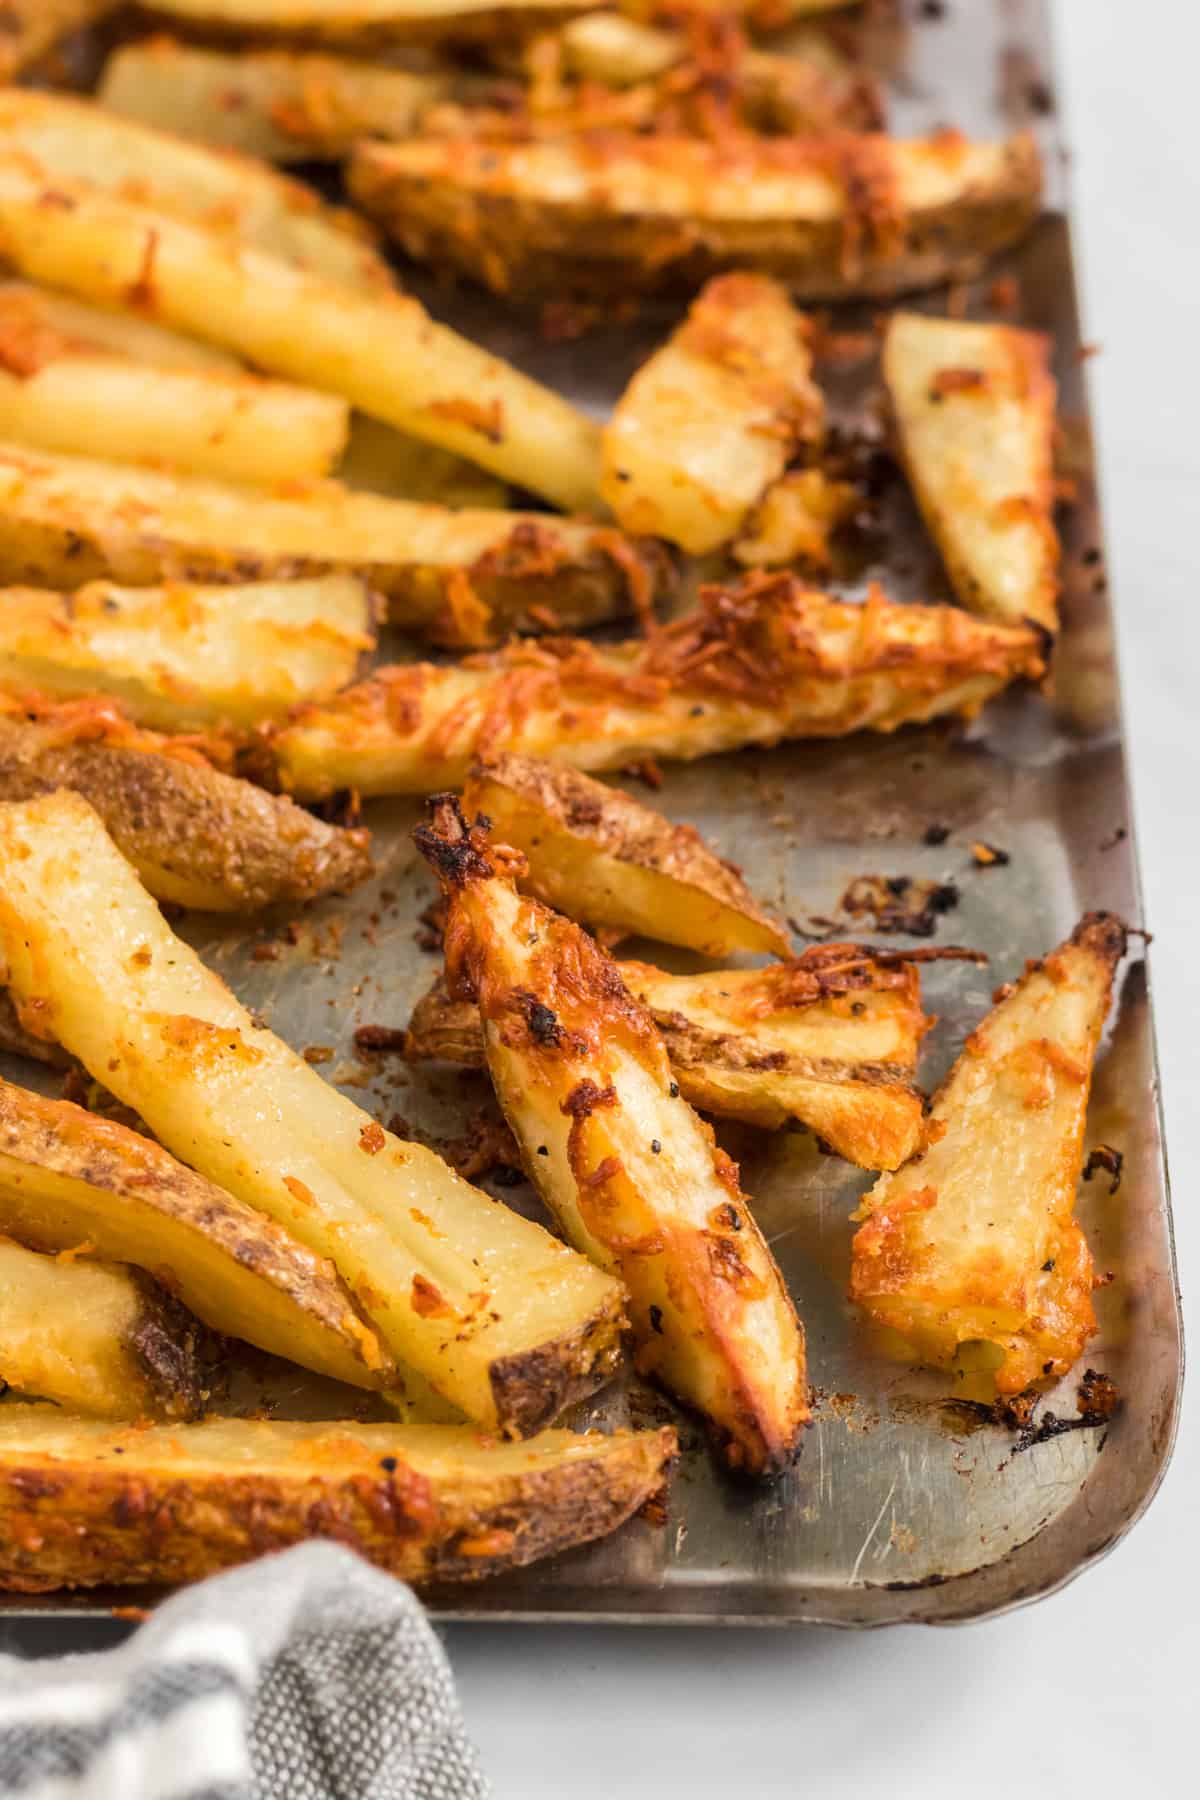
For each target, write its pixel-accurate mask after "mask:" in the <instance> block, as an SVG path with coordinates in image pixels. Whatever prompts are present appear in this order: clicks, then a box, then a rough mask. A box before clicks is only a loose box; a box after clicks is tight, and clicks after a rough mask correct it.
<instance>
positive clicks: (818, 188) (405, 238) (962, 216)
mask: <svg viewBox="0 0 1200 1800" xmlns="http://www.w3.org/2000/svg"><path fill="white" fill-rule="evenodd" d="M349 184H350V190H351V193H352V194H353V196H354V198H355V199H356V200H357V201H358V203H359V204H360V205H361V206H362V207H363V208H364V210H365V211H366V212H367V213H369V214H370V215H371V216H372V217H373V218H375V219H377V220H378V221H379V223H380V224H381V225H382V226H383V227H384V228H385V230H386V231H387V232H388V233H389V234H390V236H392V237H393V238H394V239H395V240H396V242H397V243H399V244H400V245H401V246H402V247H403V248H404V249H405V250H406V251H407V252H408V253H409V254H410V255H411V256H415V257H418V258H422V259H425V260H428V261H431V262H433V263H435V264H436V265H437V266H439V267H443V266H445V265H446V264H447V263H449V264H451V265H453V266H454V267H456V268H460V269H462V270H464V271H465V272H466V273H467V274H469V275H473V276H475V277H476V278H477V279H478V280H480V281H482V282H484V283H485V284H486V285H487V286H488V287H491V288H493V289H494V290H495V291H496V292H498V293H503V294H511V295H513V296H514V297H516V298H519V299H541V298H555V297H561V296H562V294H563V293H564V291H566V292H573V293H576V294H581V295H584V296H587V297H592V298H594V297H595V296H597V295H603V294H626V293H628V292H629V291H630V290H638V289H642V290H658V289H663V288H669V289H683V290H685V291H686V290H689V289H690V290H694V289H695V288H697V287H698V286H699V285H700V283H701V282H702V281H704V280H706V279H707V278H708V277H709V276H710V275H714V274H719V273H721V272H722V271H724V270H728V269H738V268H741V269H755V270H758V271H760V272H761V273H763V274H766V275H774V276H776V277H778V279H779V280H781V281H784V282H786V283H787V285H788V286H789V287H790V288H791V289H792V291H793V293H794V294H796V295H797V296H798V297H799V298H802V299H810V300H829V299H839V298H845V297H848V296H851V295H879V296H887V295H892V294H900V293H904V292H906V291H908V290H911V289H914V288H923V287H933V286H936V285H938V284H939V283H941V282H944V281H949V280H952V279H959V278H963V277H965V276H967V275H969V274H971V273H973V272H976V271H977V270H978V269H979V267H980V266H981V264H982V263H983V262H985V261H986V259H987V258H988V257H989V256H991V255H994V254H995V253H996V252H998V251H1000V250H1003V249H1006V248H1007V247H1008V246H1009V245H1010V244H1013V243H1015V242H1016V241H1017V240H1018V239H1019V238H1020V237H1022V236H1023V235H1024V233H1025V232H1026V231H1027V230H1028V229H1029V227H1030V225H1031V224H1032V223H1033V220H1034V218H1035V217H1036V215H1037V209H1038V204H1039V199H1040V195H1041V165H1040V162H1039V158H1038V153H1037V148H1036V145H1035V143H1034V140H1033V138H1032V137H1031V136H1029V135H1027V134H1022V135H1020V136H1017V137H1013V138H1010V139H1008V140H1006V141H1005V142H1002V143H969V142H967V140H966V139H964V138H962V137H960V136H957V135H956V134H954V133H950V132H945V133H942V134H940V135H939V136H937V137H933V138H928V139H923V140H916V141H912V142H902V141H900V140H897V139H892V138H886V137H882V136H872V135H864V136H858V137H856V136H854V135H852V134H845V135H841V134H839V135H835V136H833V137H830V138H825V139H815V140H810V139H798V138H763V137H754V136H751V135H744V136H741V137H738V138H733V139H726V138H722V139H721V141H720V142H717V143H708V142H704V141H702V140H700V139H697V138H683V137H656V136H652V135H651V136H637V135H633V134H630V135H629V136H627V137H625V138H621V137H619V136H617V135H616V134H597V137H596V138H595V139H594V140H591V141H589V140H586V139H570V138H561V137H555V138H549V139H545V140H541V141H534V142H531V143H520V142H518V143H499V142H493V141H490V140H483V139H481V140H475V141H472V140H471V139H470V138H450V139H435V138H424V139H417V140H414V141H412V142H409V143H401V144H380V143H369V142H365V143H363V144H361V145H360V146H359V147H358V149H357V150H356V151H355V154H354V156H353V158H352V160H351V164H350V170H349Z"/></svg>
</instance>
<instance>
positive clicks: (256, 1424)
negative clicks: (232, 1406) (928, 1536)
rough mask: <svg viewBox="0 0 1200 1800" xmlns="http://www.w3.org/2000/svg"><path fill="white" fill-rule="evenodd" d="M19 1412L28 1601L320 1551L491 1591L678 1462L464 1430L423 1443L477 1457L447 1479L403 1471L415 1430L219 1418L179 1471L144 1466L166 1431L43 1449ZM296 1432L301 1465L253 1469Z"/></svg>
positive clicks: (662, 1443) (591, 1528)
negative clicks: (331, 1547) (503, 1439)
mask: <svg viewBox="0 0 1200 1800" xmlns="http://www.w3.org/2000/svg"><path fill="white" fill-rule="evenodd" d="M9 1411H10V1409H6V1413H7V1412H9ZM17 1411H18V1409H16V1408H13V1409H11V1412H12V1413H16V1412H17ZM19 1411H20V1415H21V1416H20V1417H18V1419H17V1420H16V1423H15V1426H12V1427H10V1426H8V1425H0V1587H4V1588H8V1589H10V1590H16V1591H18V1592H23V1593H47V1592H51V1591H53V1590H54V1589H56V1588H63V1587H93V1586H98V1585H104V1586H107V1585H109V1584H116V1585H127V1584H131V1583H132V1584H138V1585H141V1584H147V1583H155V1584H158V1583H176V1582H185V1581H196V1580H199V1579H201V1578H202V1577H203V1576H205V1575H210V1574H213V1573H215V1572H216V1571H218V1570H220V1569H225V1568H230V1567H232V1566H233V1565H235V1564H237V1563H241V1562H246V1561H249V1560H250V1559H251V1558H252V1557H255V1556H260V1555H263V1554H264V1553H266V1552H267V1551H271V1550H280V1549H285V1548H287V1547H288V1546H289V1545H291V1544H295V1543H300V1542H302V1541H304V1540H305V1539H308V1538H314V1537H320V1538H331V1539H333V1540H334V1541H335V1542H338V1543H342V1544H345V1545H347V1546H348V1547H349V1548H351V1549H353V1550H356V1551H357V1552H358V1553H359V1554H360V1555H362V1556H364V1557H365V1558H366V1559H367V1560H368V1561H370V1562H373V1563H375V1564H377V1565H378V1566H379V1567H380V1568H383V1569H386V1570H388V1571H389V1572H390V1573H391V1574H393V1575H397V1576H399V1577H401V1578H402V1579H403V1580H406V1581H411V1582H415V1583H418V1584H420V1583H424V1582H430V1581H434V1580H436V1581H477V1580H480V1579H482V1578H483V1577H485V1576H488V1575H494V1574H499V1573H501V1572H503V1571H504V1570H505V1569H511V1568H519V1567H522V1566H524V1565H525V1564H527V1563H530V1562H534V1561H536V1560H537V1559H539V1558H541V1557H544V1556H550V1555H554V1554H556V1553H557V1552H559V1551H562V1550H565V1549H568V1548H570V1547H571V1546H573V1545H576V1544H582V1543H586V1542H589V1541H590V1540H591V1539H593V1538H597V1537H602V1536H604V1535H606V1534H607V1533H608V1532H611V1531H614V1530H615V1529H616V1528H617V1527H618V1526H619V1525H621V1524H623V1523H624V1522H625V1520H626V1519H628V1518H629V1517H630V1516H631V1514H633V1513H634V1512H635V1511H636V1510H637V1508H638V1507H639V1506H641V1505H642V1504H643V1503H644V1502H645V1501H647V1500H649V1499H650V1498H651V1497H652V1496H654V1495H656V1494H657V1493H658V1492H659V1491H660V1490H661V1489H662V1487H663V1485H664V1483H665V1481H666V1479H667V1477H668V1475H669V1472H670V1469H671V1466H672V1463H673V1461H674V1457H675V1453H676V1442H675V1434H674V1432H673V1431H671V1430H669V1429H660V1430H655V1431H641V1432H618V1433H615V1434H613V1435H612V1436H600V1434H588V1436H587V1437H584V1438H579V1437H575V1436H573V1434H571V1433H568V1432H554V1433H548V1434H545V1436H544V1437H543V1438H541V1439H534V1440H533V1441H532V1443H531V1444H529V1445H523V1446H520V1449H521V1450H524V1451H529V1452H532V1453H533V1454H531V1455H530V1456H528V1457H527V1458H524V1459H518V1458H516V1457H514V1455H513V1451H514V1450H516V1449H517V1447H515V1446H513V1447H509V1446H498V1445H495V1442H494V1440H493V1447H492V1448H491V1449H489V1448H488V1446H487V1443H486V1440H483V1439H481V1438H479V1437H478V1436H477V1435H476V1434H474V1433H471V1432H464V1433H460V1432H459V1431H458V1428H456V1427H426V1428H417V1429H418V1431H423V1433H424V1436H425V1437H426V1438H428V1435H429V1433H430V1432H435V1433H436V1432H443V1433H446V1434H448V1435H447V1437H446V1439H445V1441H446V1442H447V1443H449V1442H450V1441H451V1440H452V1439H455V1438H458V1439H459V1440H460V1441H462V1442H463V1444H464V1446H465V1448H464V1453H463V1461H462V1465H461V1467H457V1468H456V1467H455V1464H454V1460H453V1457H452V1455H447V1456H446V1462H447V1463H448V1465H449V1466H448V1467H446V1468H443V1469H442V1470H440V1471H438V1470H433V1469H428V1465H427V1466H426V1468H425V1469H423V1468H422V1463H421V1459H420V1458H416V1459H413V1460H411V1461H410V1460H406V1451H405V1440H406V1429H409V1428H405V1427H402V1426H401V1427H394V1426H384V1425H376V1426H357V1425H349V1424H347V1425H338V1424H333V1425H327V1426H320V1427H307V1428H305V1427H289V1426H288V1425H286V1424H282V1423H277V1422H271V1421H265V1420H220V1421H213V1423H212V1424H211V1425H203V1426H199V1427H196V1428H195V1429H194V1430H191V1431H187V1430H184V1429H183V1428H176V1429H175V1431H174V1434H173V1435H174V1438H175V1441H176V1443H177V1444H178V1445H179V1455H178V1458H177V1461H178V1467H177V1468H173V1467H172V1466H171V1461H170V1459H168V1458H162V1457H158V1456H155V1457H154V1459H153V1461H152V1462H147V1460H146V1457H145V1452H146V1450H147V1449H149V1448H150V1447H151V1446H153V1445H156V1444H157V1443H158V1442H159V1441H160V1440H161V1436H162V1435H163V1434H160V1433H156V1432H154V1431H153V1429H151V1431H149V1432H145V1431H143V1432H138V1433H130V1432H125V1433H122V1432H91V1433H89V1432H87V1431H85V1430H80V1429H79V1423H80V1422H69V1423H68V1424H67V1425H65V1426H63V1427H61V1428H60V1429H56V1430H54V1440H56V1441H54V1442H53V1448H52V1449H50V1450H49V1451H47V1450H45V1449H42V1448H41V1447H40V1441H39V1440H40V1438H41V1435H42V1432H41V1418H40V1417H39V1415H41V1413H42V1409H41V1408H30V1407H25V1408H21V1409H19ZM289 1432H290V1433H292V1434H293V1435H294V1436H295V1439H296V1446H297V1447H296V1451H295V1454H294V1457H293V1458H292V1459H291V1463H290V1465H289V1463H288V1462H287V1461H286V1460H284V1459H282V1458H280V1457H279V1456H278V1455H272V1456H271V1457H270V1460H269V1462H268V1463H267V1465H266V1466H263V1467H259V1468H256V1467H255V1445H256V1443H257V1442H262V1443H263V1444H264V1446H266V1447H270V1446H271V1445H272V1443H273V1442H274V1440H277V1439H279V1438H281V1437H283V1439H284V1442H285V1445H286V1442H287V1436H288V1434H289ZM231 1434H232V1435H231ZM72 1439H73V1440H74V1442H72V1441H71V1440H72ZM226 1442H233V1443H234V1444H236V1445H237V1447H238V1451H239V1454H238V1458H237V1461H236V1462H234V1461H233V1460H232V1458H231V1459H230V1466H228V1467H221V1466H220V1462H221V1456H220V1453H219V1452H218V1454H217V1456H215V1457H214V1456H212V1455H211V1454H206V1451H205V1447H206V1446H207V1445H209V1444H212V1443H218V1444H223V1443H226ZM582 1444H586V1445H588V1448H589V1449H590V1450H593V1451H594V1454H592V1455H586V1454H581V1453H580V1446H581V1445H582ZM117 1447H121V1448H123V1449H124V1452H125V1454H123V1455H120V1456H117V1455H115V1454H114V1450H115V1449H116V1448H117ZM193 1450H195V1451H196V1452H197V1454H196V1457H195V1460H194V1462H193V1464H192V1466H190V1467H189V1461H191V1460H192V1452H193ZM389 1465H390V1466H389Z"/></svg>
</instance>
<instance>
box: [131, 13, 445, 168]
mask: <svg viewBox="0 0 1200 1800" xmlns="http://www.w3.org/2000/svg"><path fill="white" fill-rule="evenodd" d="M450 88H451V82H450V79H449V77H448V76H447V75H442V74H437V73H434V72H432V71H430V72H428V73H427V72H425V71H421V72H419V73H418V72H416V71H414V70H411V69H393V68H388V67H386V66H380V65H378V64H376V63H371V62H354V61H351V60H350V59H349V58H345V57H338V56H323V55H321V54H319V53H316V52H309V53H305V52H303V51H296V50H257V51H256V50H247V49H242V50H240V51H233V50H221V49H213V48H211V47H208V46H205V45H200V44H183V43H180V42H178V40H176V39H174V38H169V37H154V38H144V39H142V40H141V41H139V42H136V43H132V44H123V45H121V46H120V47H119V48H118V49H117V50H115V51H114V52H113V54H112V55H111V56H110V57H109V59H108V62H107V63H106V64H105V67H104V74H103V77H102V79H101V82H100V87H99V90H98V98H99V100H100V103H101V105H102V106H106V107H108V109H109V110H110V111H111V112H115V113H120V114H121V116H122V117H123V118H126V119H137V120H138V121H139V122H140V123H141V124H143V125H150V126H153V127H155V128H156V129H158V130H161V131H174V132H178V134H179V135H180V137H186V138H195V139H197V140H198V141H199V142H200V143H202V144H212V145H214V146H215V147H217V148H218V149H224V150H237V151H240V152H241V154H242V155H243V156H257V157H261V158H262V159H263V161H265V162H273V163H291V162H309V161H312V160H313V159H315V158H327V159H329V160H331V161H336V160H338V159H340V158H341V157H343V156H345V155H347V154H348V152H349V151H350V150H351V149H352V148H353V146H354V144H355V143H356V142H357V140H358V139H359V138H361V137H386V138H402V137H407V136H408V134H409V132H410V131H412V130H413V129H414V128H415V127H416V124H417V121H418V120H419V118H420V116H421V114H422V112H423V111H424V110H425V108H426V107H427V106H429V105H431V104H432V103H433V102H434V101H437V100H440V99H442V98H443V97H444V96H445V95H446V94H447V93H448V92H449V91H450Z"/></svg>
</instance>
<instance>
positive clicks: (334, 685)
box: [0, 575, 375, 731]
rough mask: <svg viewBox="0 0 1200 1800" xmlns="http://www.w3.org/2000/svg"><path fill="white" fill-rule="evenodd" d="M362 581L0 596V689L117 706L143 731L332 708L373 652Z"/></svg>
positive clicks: (95, 586)
mask: <svg viewBox="0 0 1200 1800" xmlns="http://www.w3.org/2000/svg"><path fill="white" fill-rule="evenodd" d="M374 643H375V640H374V638H373V637H372V635H371V598H370V594H369V593H368V591H367V588H366V586H365V585H364V583H363V582H362V581H360V580H358V579H357V578H356V577H355V576H353V575H326V576H324V577H323V578H321V579H320V580H315V581H264V582H252V583H248V584H246V585H245V586H243V587H191V586H188V585H187V584H186V583H184V582H176V583H173V584H171V585H169V586H166V587H151V588H121V587H115V586H114V585H113V583H112V582H110V581H94V582H92V583H91V584H90V585H89V586H87V587H82V588H79V589H78V590H77V591H76V592H75V593H73V594H58V593H53V592H51V591H50V590H49V589H46V588H4V589H0V687H2V688H5V689H7V690H8V691H9V692H11V693H16V694H20V693H22V692H25V691H28V690H29V689H34V690H36V691H37V692H39V693H43V694H49V695H52V696H54V697H55V698H56V699H67V698H70V697H72V696H74V695H78V694H88V693H97V692H101V693H105V694H111V695H113V697H114V698H115V699H117V700H119V701H120V703H121V707H122V709H123V711H124V712H125V713H126V714H127V715H128V717H129V718H131V719H132V720H133V721H134V723H135V724H138V725H149V726H153V727H155V728H157V729H158V730H161V731H198V730H203V729H204V728H205V727H207V726H213V725H222V724H232V725H234V726H238V727H241V728H244V729H248V728H250V727H252V726H254V725H257V724H259V723H260V722H261V721H262V720H264V719H276V718H281V717H283V715H284V714H285V713H286V712H287V711H288V708H289V707H291V706H294V705H295V704H296V703H297V702H298V701H300V700H305V699H308V700H317V699H328V698H329V696H330V695H332V694H335V693H337V691H338V689H339V688H342V687H345V685H346V683H347V682H348V681H351V680H352V679H353V677H354V674H355V671H356V669H357V667H358V664H359V660H360V658H361V657H362V655H363V653H364V652H365V651H367V650H370V649H372V648H373V647H374Z"/></svg>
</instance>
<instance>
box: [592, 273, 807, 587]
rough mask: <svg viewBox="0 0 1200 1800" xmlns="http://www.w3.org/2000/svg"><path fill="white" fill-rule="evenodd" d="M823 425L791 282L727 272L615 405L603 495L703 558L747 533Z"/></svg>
mask: <svg viewBox="0 0 1200 1800" xmlns="http://www.w3.org/2000/svg"><path fill="white" fill-rule="evenodd" d="M824 425H825V407H824V402H823V400H822V398H821V393H820V390H819V389H818V388H817V387H816V386H815V384H814V382H813V379H812V355H811V351H810V348H809V331H808V321H807V320H806V319H805V318H804V316H803V315H802V314H801V313H799V312H797V311H796V308H795V307H794V306H793V305H792V303H791V301H790V299H789V298H788V295H787V291H786V289H784V288H782V287H781V286H780V285H779V283H778V282H776V281H772V280H770V279H769V278H768V277H767V276H765V275H720V276H717V277H716V278H715V279H714V280H712V281H710V282H709V283H708V284H707V286H706V287H705V288H704V290H703V292H702V293H701V294H700V295H699V297H698V298H697V299H696V300H695V301H693V303H692V307H691V310H690V311H689V313H688V315H687V318H686V319H685V320H684V321H683V323H682V325H680V326H679V327H678V329H677V330H676V331H675V332H674V333H673V335H672V336H671V337H670V338H669V339H668V340H667V342H666V343H665V344H664V345H663V347H662V349H661V350H656V351H655V353H654V355H653V356H652V357H651V358H650V359H649V361H648V362H645V363H643V365H642V367H641V368H640V369H639V370H638V372H637V374H636V375H635V376H634V378H633V380H632V381H631V382H630V384H629V386H628V387H627V388H626V390H625V392H624V393H623V394H622V396H621V398H620V400H619V401H618V402H617V405H616V409H615V411H614V412H613V415H612V418H611V419H610V420H609V423H608V425H607V427H606V429H605V432H604V451H603V456H604V462H603V474H602V476H601V481H600V492H601V494H602V495H603V497H604V499H605V500H607V502H608V504H609V505H610V506H611V508H612V510H613V513H614V514H615V516H616V518H617V520H618V522H619V523H620V524H621V525H623V526H624V527H625V529H626V530H627V531H638V532H646V533H653V534H654V535H655V536H656V537H663V538H668V539H669V540H670V541H671V543H673V544H680V545H682V546H683V548H684V549H685V550H689V551H691V552H692V553H693V554H694V555H702V554H704V553H705V552H706V551H709V550H716V549H717V548H719V546H720V545H721V544H724V543H728V541H729V539H730V538H733V537H736V536H737V534H738V532H739V530H740V529H741V527H742V526H743V525H744V524H745V522H746V519H747V516H748V515H749V513H750V511H751V509H752V508H753V507H754V506H756V505H757V504H758V502H759V501H760V500H761V499H762V497H763V495H764V493H765V492H766V490H767V489H768V488H769V487H770V486H771V484H772V482H775V481H778V480H779V478H780V476H781V475H782V474H783V472H784V470H785V469H786V467H787V465H788V463H789V462H790V461H791V460H792V458H793V457H794V456H795V455H796V454H797V452H798V451H799V450H800V448H801V447H802V446H803V445H806V444H807V445H810V446H811V445H814V444H816V443H818V442H819V441H820V438H821V436H822V435H823V432H824Z"/></svg>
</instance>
